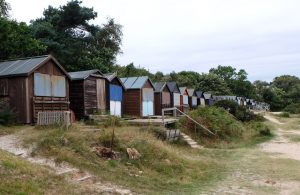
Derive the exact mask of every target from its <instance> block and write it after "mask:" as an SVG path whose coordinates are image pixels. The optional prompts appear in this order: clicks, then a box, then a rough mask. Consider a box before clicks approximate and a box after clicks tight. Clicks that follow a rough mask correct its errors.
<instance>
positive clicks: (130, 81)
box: [121, 76, 153, 89]
mask: <svg viewBox="0 0 300 195" xmlns="http://www.w3.org/2000/svg"><path fill="white" fill-rule="evenodd" d="M148 80H149V82H150V83H151V85H152V87H153V84H152V82H151V80H150V79H149V77H148V76H142V77H126V78H121V81H122V83H123V84H124V86H125V88H126V89H141V88H143V87H144V85H145V83H146V82H147V81H148Z"/></svg>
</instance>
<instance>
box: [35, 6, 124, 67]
mask: <svg viewBox="0 0 300 195" xmlns="http://www.w3.org/2000/svg"><path fill="white" fill-rule="evenodd" d="M81 3H82V2H81V1H77V0H74V1H70V2H68V3H67V4H66V5H64V6H61V7H59V8H54V7H52V6H49V7H48V8H47V9H46V10H45V11H44V14H43V17H41V18H38V19H36V20H34V21H32V22H31V29H32V33H33V35H34V37H35V38H36V39H37V40H39V41H41V42H42V43H43V44H44V45H46V46H47V53H51V54H53V55H54V56H56V57H57V58H58V59H59V61H60V62H61V64H63V66H64V67H65V68H66V69H67V70H68V71H78V70H86V69H96V68H97V69H100V70H101V71H102V72H104V73H105V72H109V71H110V70H111V69H112V66H113V64H114V62H115V58H116V55H117V54H119V53H120V52H121V47H120V45H121V41H122V31H121V25H119V24H116V23H115V21H114V20H113V19H108V21H107V23H105V24H103V25H102V26H98V25H93V24H90V21H91V20H94V19H95V18H96V17H97V13H96V12H95V11H94V10H93V8H87V7H83V6H81Z"/></svg>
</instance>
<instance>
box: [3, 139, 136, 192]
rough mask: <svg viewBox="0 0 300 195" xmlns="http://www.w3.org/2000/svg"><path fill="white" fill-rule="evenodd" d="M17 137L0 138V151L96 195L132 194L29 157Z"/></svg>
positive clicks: (69, 168)
mask: <svg viewBox="0 0 300 195" xmlns="http://www.w3.org/2000/svg"><path fill="white" fill-rule="evenodd" d="M19 143H21V141H20V139H19V137H18V136H17V135H14V134H13V135H5V136H1V137H0V149H2V150H5V151H8V152H10V153H12V154H14V155H17V156H20V157H22V158H24V159H26V160H28V161H29V162H31V163H34V164H38V165H43V166H47V167H49V169H51V171H54V172H55V174H57V175H65V177H66V179H67V181H69V182H71V183H73V184H76V185H80V186H81V187H83V188H89V189H91V190H92V191H95V192H96V193H101V194H102V193H104V194H132V192H131V191H130V190H128V189H125V188H122V187H120V186H117V185H113V184H110V183H105V182H101V181H99V179H97V178H96V177H95V176H93V175H92V174H90V173H88V172H83V171H80V170H79V169H77V168H75V167H72V166H71V165H69V164H67V163H61V164H56V163H55V161H54V160H53V159H47V158H41V157H31V155H30V154H31V149H30V148H29V149H28V148H23V147H22V146H21V145H20V144H19Z"/></svg>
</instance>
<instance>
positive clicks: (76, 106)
mask: <svg viewBox="0 0 300 195" xmlns="http://www.w3.org/2000/svg"><path fill="white" fill-rule="evenodd" d="M69 75H70V77H71V83H70V102H71V105H70V108H71V110H72V111H73V112H74V113H75V117H76V119H82V118H85V117H88V116H89V115H91V114H94V113H96V112H99V111H103V112H104V111H105V110H106V94H107V93H106V88H105V83H106V79H105V77H104V76H103V75H102V73H101V72H100V71H99V70H97V69H94V70H86V71H78V72H70V73H69Z"/></svg>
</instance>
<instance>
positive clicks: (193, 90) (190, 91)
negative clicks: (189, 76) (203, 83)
mask: <svg viewBox="0 0 300 195" xmlns="http://www.w3.org/2000/svg"><path fill="white" fill-rule="evenodd" d="M187 92H188V95H189V96H190V97H191V96H194V92H195V89H187Z"/></svg>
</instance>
